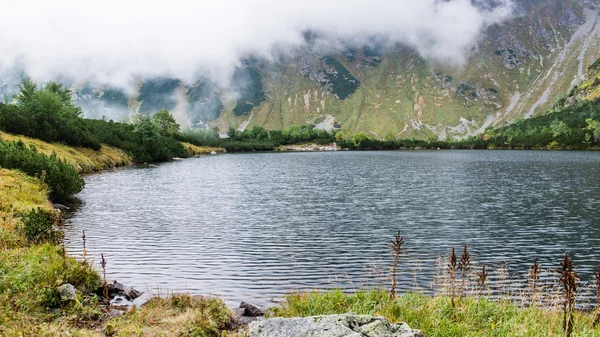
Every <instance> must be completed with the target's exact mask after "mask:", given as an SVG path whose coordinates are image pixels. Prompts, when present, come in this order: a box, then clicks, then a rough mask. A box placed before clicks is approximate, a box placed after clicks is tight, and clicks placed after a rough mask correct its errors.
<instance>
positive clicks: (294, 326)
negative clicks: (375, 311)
mask: <svg viewBox="0 0 600 337" xmlns="http://www.w3.org/2000/svg"><path fill="white" fill-rule="evenodd" d="M293 336H306V337H317V336H319V337H424V336H425V335H423V333H422V332H421V331H420V330H412V329H411V328H410V327H409V326H408V325H407V324H406V323H398V324H390V323H389V322H388V321H387V320H386V319H385V318H383V317H374V316H369V315H355V314H352V313H348V314H343V315H327V316H313V317H304V318H271V319H267V320H261V321H256V322H252V323H250V337H293Z"/></svg>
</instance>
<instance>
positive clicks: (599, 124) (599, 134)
mask: <svg viewBox="0 0 600 337" xmlns="http://www.w3.org/2000/svg"><path fill="white" fill-rule="evenodd" d="M585 122H586V123H587V127H586V128H585V129H586V130H589V131H591V132H592V135H593V136H594V143H597V144H600V121H597V120H594V119H592V118H588V119H586V120H585Z"/></svg>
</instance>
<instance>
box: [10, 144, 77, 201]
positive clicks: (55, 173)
mask: <svg viewBox="0 0 600 337" xmlns="http://www.w3.org/2000/svg"><path fill="white" fill-rule="evenodd" d="M0 166H1V167H4V168H7V169H18V170H20V171H22V172H23V173H25V174H27V175H29V176H33V177H37V178H41V179H42V180H43V181H44V182H45V183H46V184H47V185H48V187H49V188H50V197H51V198H52V199H54V200H65V199H67V198H68V197H70V196H71V195H73V194H76V193H79V192H80V191H81V190H82V189H83V187H84V185H85V183H84V181H83V178H81V177H80V176H79V174H78V173H77V171H76V170H75V168H73V167H72V166H71V165H69V164H68V163H67V162H66V161H64V160H62V159H59V158H58V157H57V156H56V154H54V153H53V154H52V155H51V156H50V157H47V156H45V155H43V154H41V153H38V152H37V151H36V149H35V147H34V146H33V145H31V146H27V145H25V143H23V142H21V141H18V142H3V141H1V140H0Z"/></svg>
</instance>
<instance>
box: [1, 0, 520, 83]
mask: <svg viewBox="0 0 600 337" xmlns="http://www.w3.org/2000/svg"><path fill="white" fill-rule="evenodd" d="M502 1H505V2H504V3H503V5H501V6H499V7H496V9H494V10H491V11H490V10H487V11H483V10H479V9H477V8H476V7H475V6H474V5H472V3H471V1H469V0H452V1H444V0H388V1H385V0H370V1H365V0H360V1H358V0H303V1H284V0H278V1H276V0H246V1H242V0H237V1H236V0H219V1H208V0H200V1H182V0H171V1H157V0H143V1H142V0H129V1H127V0H119V1H116V0H102V1H90V0H78V1H76V0H52V1H45V0H37V1H36V0H20V1H11V0H3V1H2V2H4V3H3V4H2V6H0V8H1V11H0V69H2V70H4V71H6V70H10V69H12V68H14V67H16V66H23V67H24V68H25V69H27V73H28V74H30V75H31V76H32V77H33V78H34V79H37V80H46V79H52V78H56V77H57V76H62V77H66V78H72V79H75V80H84V79H93V80H94V81H96V82H100V83H111V84H114V85H118V86H127V85H128V84H131V83H133V82H134V81H135V80H136V79H137V78H139V77H147V76H157V75H170V76H175V77H178V78H182V79H183V80H185V81H193V80H194V79H195V78H196V77H197V75H198V74H199V73H208V74H211V75H212V76H214V77H216V78H220V79H223V78H227V76H228V75H229V74H230V72H231V69H232V67H233V66H234V65H235V64H237V62H238V61H239V59H240V58H241V57H243V56H245V55H248V54H256V55H264V56H269V55H270V54H271V51H272V50H273V47H274V46H277V48H278V49H283V50H286V49H288V48H293V47H297V46H300V45H302V43H303V41H304V40H303V38H302V34H301V33H302V31H304V30H307V29H312V30H316V31H319V32H321V33H324V34H326V36H328V37H329V38H332V39H362V38H366V37H370V36H380V37H382V38H383V39H386V40H387V41H389V42H393V43H396V42H400V43H405V44H409V45H412V46H414V47H415V48H416V49H417V50H418V51H419V52H420V53H421V54H422V55H423V56H425V57H435V58H438V59H441V60H445V61H450V62H452V63H455V64H460V63H461V62H462V61H464V59H465V55H466V51H468V50H469V48H470V47H472V46H473V44H474V43H475V42H476V40H477V39H478V37H479V36H480V34H481V32H482V30H483V29H484V28H485V27H487V26H489V25H491V24H493V23H497V22H500V21H502V20H504V19H506V18H507V17H509V16H510V15H511V12H512V6H511V3H510V2H509V1H510V0H502Z"/></svg>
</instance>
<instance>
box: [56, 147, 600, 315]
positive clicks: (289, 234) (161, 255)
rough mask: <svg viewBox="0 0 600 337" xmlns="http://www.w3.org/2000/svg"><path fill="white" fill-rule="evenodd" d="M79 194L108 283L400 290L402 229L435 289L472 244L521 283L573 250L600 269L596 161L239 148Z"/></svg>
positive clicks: (100, 177) (574, 156) (101, 183)
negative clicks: (395, 253)
mask: <svg viewBox="0 0 600 337" xmlns="http://www.w3.org/2000/svg"><path fill="white" fill-rule="evenodd" d="M78 197H79V198H80V199H81V200H82V202H83V204H82V205H81V207H79V208H78V209H77V210H76V211H75V212H74V213H73V214H72V218H71V220H70V222H71V224H70V225H68V227H67V228H66V245H67V248H68V251H69V252H70V253H71V254H73V255H77V256H81V253H82V245H83V243H82V239H81V236H82V231H84V230H85V232H86V236H87V249H88V251H89V255H88V257H90V258H92V259H94V260H95V262H96V263H97V262H98V261H99V254H100V253H104V255H105V257H106V259H107V277H108V278H109V279H116V280H118V281H119V282H121V283H124V284H127V285H132V286H135V287H137V288H138V289H141V290H151V291H154V292H162V293H165V292H171V291H186V292H190V293H192V294H214V295H218V296H222V297H223V298H224V299H225V300H226V301H227V302H228V303H235V302H239V301H241V300H246V301H253V302H256V303H258V304H261V305H268V304H269V303H271V302H270V301H271V299H279V298H281V297H282V295H283V294H284V293H286V292H290V291H297V290H307V289H313V288H319V289H321V288H333V287H340V288H344V289H357V288H360V287H363V286H373V285H378V284H383V285H385V286H387V285H388V283H389V281H388V280H389V277H388V276H387V275H388V270H389V268H390V267H391V261H392V256H391V253H390V247H391V241H392V239H393V236H394V234H395V232H396V230H398V229H400V230H401V233H402V235H403V236H404V237H405V244H404V247H405V249H406V255H405V257H404V258H403V259H402V260H401V262H400V272H399V276H398V280H399V283H400V289H401V290H410V289H414V288H423V289H428V288H430V287H431V281H432V279H433V278H434V276H435V273H436V270H439V268H440V266H439V263H440V262H439V261H438V262H437V264H438V265H436V259H438V260H439V257H440V256H441V257H442V258H443V257H444V256H445V255H447V254H448V251H449V249H450V247H451V246H457V249H460V250H462V245H463V244H467V245H468V247H469V250H470V253H471V257H472V258H473V259H474V261H475V262H476V263H487V264H489V265H490V266H501V265H503V264H507V266H508V268H509V270H510V272H512V273H518V274H526V273H527V269H528V267H529V266H530V264H531V263H532V261H533V258H534V257H537V258H538V259H539V261H540V263H541V264H542V267H545V268H557V267H558V266H559V261H560V259H561V257H562V255H563V254H564V253H565V252H568V253H569V255H570V256H571V257H573V259H574V261H575V265H576V266H577V269H578V271H579V272H580V274H581V275H582V279H586V278H587V279H589V278H590V277H591V275H592V271H593V269H594V268H595V267H596V265H598V264H600V249H598V247H600V211H599V207H600V153H598V152H549V151H397V152H321V153H252V154H227V155H218V156H207V157H202V158H193V159H187V160H183V161H174V162H170V163H165V164H160V165H158V167H156V168H139V167H133V168H125V169H117V170H112V171H108V172H103V173H101V174H95V175H90V176H87V177H86V187H85V189H84V191H83V192H82V193H80V194H79V195H78ZM444 261H445V260H444ZM442 267H443V266H442ZM415 275H416V277H415Z"/></svg>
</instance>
